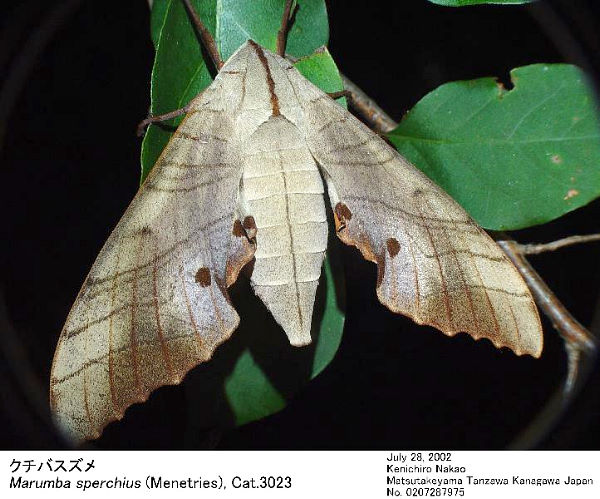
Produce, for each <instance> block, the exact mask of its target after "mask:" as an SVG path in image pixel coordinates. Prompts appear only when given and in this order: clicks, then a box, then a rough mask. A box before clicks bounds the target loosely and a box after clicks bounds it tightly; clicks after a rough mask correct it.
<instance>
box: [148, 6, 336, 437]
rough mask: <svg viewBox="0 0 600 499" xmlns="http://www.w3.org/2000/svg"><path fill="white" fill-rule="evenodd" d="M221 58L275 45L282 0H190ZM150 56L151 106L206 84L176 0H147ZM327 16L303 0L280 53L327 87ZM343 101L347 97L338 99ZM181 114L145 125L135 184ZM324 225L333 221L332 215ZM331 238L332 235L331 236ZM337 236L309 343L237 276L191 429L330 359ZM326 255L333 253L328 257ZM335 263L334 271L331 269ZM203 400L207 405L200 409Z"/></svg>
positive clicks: (235, 417) (243, 414)
mask: <svg viewBox="0 0 600 499" xmlns="http://www.w3.org/2000/svg"><path fill="white" fill-rule="evenodd" d="M193 3H194V5H195V6H196V9H197V10H198V13H199V15H200V17H201V18H202V20H203V21H204V23H205V24H206V26H207V27H208V29H209V30H210V31H211V32H212V33H213V34H216V37H215V40H216V42H217V45H218V47H219V50H220V53H221V56H222V57H223V59H226V58H227V57H229V56H230V55H231V54H232V53H233V52H234V51H235V50H236V49H237V48H238V46H239V45H241V44H242V43H243V42H245V41H246V40H247V39H248V38H251V39H253V40H255V41H256V42H257V43H260V44H261V45H263V46H265V47H266V48H268V49H271V50H274V49H275V45H276V37H277V31H278V29H279V25H280V21H281V15H282V13H283V6H284V1H283V0H243V1H240V0H237V1H233V0H208V1H207V0H201V1H194V2H193ZM151 28H152V31H153V33H152V37H153V40H154V42H155V46H156V57H155V61H154V67H153V70H152V89H151V101H152V102H151V112H152V113H153V114H161V113H165V112H168V111H172V110H174V109H178V108H180V107H182V106H184V105H185V104H186V103H187V102H188V101H189V100H191V99H192V98H193V97H194V96H196V95H197V94H198V93H199V92H200V91H202V90H203V89H204V88H206V87H207V86H208V85H210V83H211V82H212V76H211V71H213V68H212V66H211V62H210V61H208V65H207V62H206V61H204V59H203V55H202V50H201V47H200V44H199V42H198V39H197V37H196V34H195V32H194V30H193V28H192V25H191V24H190V21H189V19H188V17H187V14H186V13H185V9H184V8H183V6H182V2H181V1H179V0H155V2H154V7H153V12H152V18H151ZM327 38H328V23H327V12H326V9H325V2H324V0H304V1H303V2H302V3H301V5H300V8H299V10H298V12H297V15H296V17H295V22H294V24H293V26H292V28H291V30H290V33H289V36H288V43H287V53H288V54H291V55H292V56H294V57H296V58H299V60H298V63H297V66H298V69H299V70H300V71H301V72H302V74H303V75H304V76H305V77H306V78H308V79H310V80H311V81H313V83H315V84H317V85H319V86H320V87H321V88H322V89H323V90H325V91H337V90H341V89H342V88H343V85H342V81H341V77H340V75H339V72H338V70H337V67H336V66H335V63H334V62H333V59H332V58H331V56H330V54H329V53H328V52H327V50H326V49H324V48H322V49H320V50H318V51H317V52H315V53H313V52H314V51H315V49H317V48H319V47H322V46H323V45H325V44H326V43H327ZM342 104H344V105H345V100H344V102H342ZM180 121H181V118H178V119H174V120H170V122H167V123H168V125H169V126H168V127H165V126H163V125H161V126H156V125H152V126H150V127H149V129H148V131H147V133H146V136H145V137H144V141H143V144H142V155H141V156H142V181H143V179H144V178H145V176H146V175H147V174H148V172H149V171H150V169H151V168H152V166H153V164H154V163H155V162H156V159H157V158H158V156H159V155H160V153H161V151H162V149H163V148H164V146H165V145H166V143H167V142H168V140H169V138H170V136H171V134H172V132H173V131H174V129H175V127H176V126H177V125H178V123H179V122H180ZM330 222H331V221H330ZM330 239H331V238H330ZM336 242H337V241H333V240H330V242H329V250H328V257H327V259H326V261H325V265H324V271H323V275H322V276H321V282H320V284H319V289H318V291H317V298H316V302H315V311H314V316H313V329H312V335H313V343H312V345H310V346H308V347H303V348H301V349H299V348H295V347H292V346H290V344H289V342H288V340H287V337H286V336H285V333H284V331H283V330H282V329H281V328H280V327H279V326H278V325H277V324H276V323H275V321H274V319H273V318H272V316H271V315H270V313H269V312H268V311H267V310H266V308H265V307H264V305H263V304H262V302H260V300H259V299H258V298H256V296H254V294H253V293H252V291H251V289H250V287H249V286H248V283H247V281H245V279H244V278H243V277H240V279H238V281H241V282H238V283H236V285H235V286H233V287H232V289H231V290H230V291H231V296H232V300H233V303H234V306H235V308H236V309H237V311H238V313H239V315H240V317H241V322H240V326H239V327H238V329H237V331H235V332H234V333H233V336H232V338H231V339H230V340H228V341H227V342H226V343H225V344H223V345H222V346H220V347H219V348H218V349H217V351H216V352H215V356H214V357H213V359H211V361H210V362H208V363H205V364H203V365H201V366H200V367H199V368H197V369H196V370H194V374H193V376H192V377H193V378H194V380H196V382H197V384H198V385H199V388H197V389H196V388H195V391H194V397H196V398H201V403H200V402H198V404H191V406H190V407H191V409H190V410H191V411H195V413H194V415H193V417H192V418H191V419H193V420H194V421H195V424H196V426H197V428H199V429H208V428H212V427H215V426H223V425H225V426H226V425H227V424H244V423H247V422H249V421H252V420H255V419H259V418H262V417H265V416H267V415H269V414H272V413H273V412H276V411H278V410H280V409H282V408H283V407H284V406H285V403H286V401H287V400H289V399H290V398H291V397H292V396H293V395H294V393H295V392H297V391H298V390H299V389H300V388H301V387H302V386H303V385H305V384H306V383H307V382H308V381H309V380H310V379H311V378H313V377H314V376H316V375H317V374H318V373H319V372H321V371H322V370H323V369H324V368H325V367H326V366H327V364H328V363H329V362H330V361H331V360H332V358H333V356H334V355H335V352H336V351H337V348H338V346H339V343H340V341H341V335H342V331H343V325H344V314H343V312H342V306H341V305H340V302H341V300H342V294H341V293H340V292H339V289H341V287H342V284H341V281H340V279H341V275H342V274H341V272H340V271H339V268H337V267H336V266H335V264H336V261H339V259H338V258H336V257H335V255H334V256H332V253H335V247H336V246H335V244H336ZM330 257H331V258H330ZM333 269H335V271H334V270H333ZM207 407H210V408H211V409H210V410H207Z"/></svg>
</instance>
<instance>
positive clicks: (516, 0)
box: [429, 0, 536, 7]
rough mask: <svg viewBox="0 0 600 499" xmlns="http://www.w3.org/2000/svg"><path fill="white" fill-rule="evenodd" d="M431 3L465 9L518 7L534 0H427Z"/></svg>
mask: <svg viewBox="0 0 600 499" xmlns="http://www.w3.org/2000/svg"><path fill="white" fill-rule="evenodd" d="M429 1H430V2H431V3H437V4H438V5H444V6H446V7H466V6H468V5H481V4H492V5H519V4H523V3H532V2H535V1H536V0H429Z"/></svg>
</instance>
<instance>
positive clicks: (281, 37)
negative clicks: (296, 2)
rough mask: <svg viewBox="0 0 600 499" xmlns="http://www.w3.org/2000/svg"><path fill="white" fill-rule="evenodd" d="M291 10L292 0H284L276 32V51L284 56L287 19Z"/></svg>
mask: <svg viewBox="0 0 600 499" xmlns="http://www.w3.org/2000/svg"><path fill="white" fill-rule="evenodd" d="M291 11H292V0H286V2H285V6H284V8H283V16H282V17H281V26H280V27H279V31H278V32H277V53H278V54H279V55H280V56H281V57H285V43H286V41H287V29H288V21H289V20H290V12H291Z"/></svg>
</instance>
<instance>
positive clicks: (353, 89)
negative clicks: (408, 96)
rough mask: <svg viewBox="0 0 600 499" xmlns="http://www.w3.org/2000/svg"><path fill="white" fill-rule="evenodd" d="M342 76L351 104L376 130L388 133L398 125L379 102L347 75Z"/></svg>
mask: <svg viewBox="0 0 600 499" xmlns="http://www.w3.org/2000/svg"><path fill="white" fill-rule="evenodd" d="M341 76H342V82H343V83H344V88H345V89H346V90H347V91H348V92H349V93H350V105H351V106H352V108H353V109H354V110H355V111H356V112H357V113H358V114H360V115H361V116H362V117H363V118H364V119H365V120H366V121H367V122H368V123H369V125H371V128H373V129H374V130H375V131H376V132H379V133H388V132H391V131H392V130H393V129H394V128H396V127H397V126H398V123H396V122H395V121H394V120H393V119H392V118H391V117H390V116H389V115H388V114H387V113H386V112H385V111H384V110H383V109H381V108H380V107H379V106H378V105H377V103H376V102H375V101H374V100H373V99H371V98H370V97H369V96H368V95H367V94H365V93H364V92H363V91H362V90H361V89H360V88H359V87H357V86H356V85H355V84H354V83H353V82H352V81H351V80H349V79H348V77H347V76H345V75H343V74H342V75H341Z"/></svg>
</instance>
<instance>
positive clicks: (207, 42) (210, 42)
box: [183, 0, 223, 70]
mask: <svg viewBox="0 0 600 499" xmlns="http://www.w3.org/2000/svg"><path fill="white" fill-rule="evenodd" d="M183 3H184V5H185V8H186V10H187V11H188V14H189V15H190V17H191V18H192V21H193V22H194V25H195V26H196V29H197V30H198V33H199V34H200V38H201V39H202V43H203V44H204V47H205V48H206V50H207V51H208V53H209V54H210V58H211V59H212V61H213V63H214V65H215V66H216V68H217V70H220V69H221V68H222V67H223V60H222V59H221V56H220V55H219V49H218V48H217V44H216V42H215V39H214V38H213V36H212V34H211V33H210V31H209V30H208V28H207V27H206V26H205V25H204V23H203V22H202V19H200V16H199V15H198V13H197V12H196V9H194V7H193V6H192V3H191V2H190V0H183Z"/></svg>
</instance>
